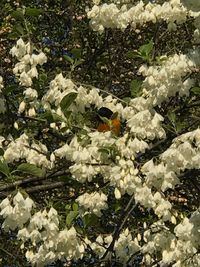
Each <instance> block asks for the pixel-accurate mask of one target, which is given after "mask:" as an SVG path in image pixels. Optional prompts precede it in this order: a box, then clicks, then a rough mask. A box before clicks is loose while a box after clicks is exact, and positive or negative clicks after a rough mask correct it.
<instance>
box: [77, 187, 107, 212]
mask: <svg viewBox="0 0 200 267" xmlns="http://www.w3.org/2000/svg"><path fill="white" fill-rule="evenodd" d="M76 202H78V204H79V206H80V208H83V209H84V210H85V211H86V213H87V211H88V212H91V213H94V214H95V215H97V216H99V217H100V216H101V215H102V213H101V210H106V209H107V208H108V205H107V196H106V195H105V194H104V193H102V192H100V193H99V192H93V193H90V194H89V193H85V194H83V195H80V196H79V197H78V198H77V199H76Z"/></svg>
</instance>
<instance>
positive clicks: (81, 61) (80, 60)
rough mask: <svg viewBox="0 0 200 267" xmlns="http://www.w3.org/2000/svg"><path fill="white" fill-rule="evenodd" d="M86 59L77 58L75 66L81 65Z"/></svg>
mask: <svg viewBox="0 0 200 267" xmlns="http://www.w3.org/2000/svg"><path fill="white" fill-rule="evenodd" d="M84 61H85V60H84V59H79V60H77V59H75V62H74V68H76V67H77V66H79V65H81V64H82V63H83V62H84Z"/></svg>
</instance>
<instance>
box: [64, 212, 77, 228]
mask: <svg viewBox="0 0 200 267" xmlns="http://www.w3.org/2000/svg"><path fill="white" fill-rule="evenodd" d="M77 216H78V211H70V212H69V213H68V214H67V217H66V224H67V226H71V224H72V222H73V220H74V219H76V217H77Z"/></svg>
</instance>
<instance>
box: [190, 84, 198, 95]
mask: <svg viewBox="0 0 200 267" xmlns="http://www.w3.org/2000/svg"><path fill="white" fill-rule="evenodd" d="M191 92H193V93H194V94H195V95H200V87H197V86H195V87H193V88H192V89H191Z"/></svg>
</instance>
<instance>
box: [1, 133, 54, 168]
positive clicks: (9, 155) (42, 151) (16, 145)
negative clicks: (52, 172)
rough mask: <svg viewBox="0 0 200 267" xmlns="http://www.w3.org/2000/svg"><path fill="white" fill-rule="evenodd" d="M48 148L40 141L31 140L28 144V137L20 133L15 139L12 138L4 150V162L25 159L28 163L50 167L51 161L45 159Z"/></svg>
mask: <svg viewBox="0 0 200 267" xmlns="http://www.w3.org/2000/svg"><path fill="white" fill-rule="evenodd" d="M47 152H48V149H47V147H46V146H45V145H44V144H42V143H41V142H38V143H35V142H34V141H33V142H32V144H31V145H29V137H28V136H27V135H26V134H22V135H21V136H20V137H19V138H17V139H16V140H12V141H11V142H10V143H9V145H8V146H7V148H6V150H5V151H4V155H3V157H4V159H5V161H6V162H8V163H10V162H14V161H19V160H20V159H25V160H26V161H27V162H28V163H30V164H34V165H36V166H41V167H44V168H51V167H52V163H51V162H50V161H49V160H48V159H47V157H46V155H47Z"/></svg>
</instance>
